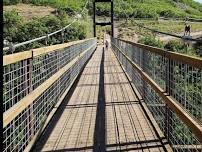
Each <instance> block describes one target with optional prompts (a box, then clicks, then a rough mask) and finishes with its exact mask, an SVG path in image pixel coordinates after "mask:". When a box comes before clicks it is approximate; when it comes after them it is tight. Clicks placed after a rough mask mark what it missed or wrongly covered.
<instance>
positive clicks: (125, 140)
mask: <svg viewBox="0 0 202 152" xmlns="http://www.w3.org/2000/svg"><path fill="white" fill-rule="evenodd" d="M33 151H36V152H39V151H44V152H45V151H46V152H51V151H94V152H97V151H98V152H99V151H100V152H104V151H137V152H139V151H144V152H146V151H150V152H151V151H154V152H159V151H164V150H163V148H162V145H161V143H160V141H159V139H158V138H157V136H156V135H155V133H154V130H153V128H152V126H151V125H150V123H149V121H148V120H147V118H146V116H145V114H144V112H143V110H142V108H141V106H140V104H139V102H138V100H137V98H136V96H135V94H134V92H133V90H132V88H131V86H130V84H129V82H128V80H127V78H126V76H125V74H124V72H123V70H122V69H121V66H120V65H119V62H118V61H117V59H116V57H115V55H114V54H113V52H112V51H111V50H105V51H103V49H102V46H98V48H97V50H96V51H95V53H94V55H93V56H92V58H91V59H90V61H89V62H88V63H87V65H86V67H85V68H84V71H83V73H82V75H81V77H80V79H79V81H78V84H77V85H76V88H75V89H74V91H73V93H72V95H71V97H70V98H69V99H67V100H65V101H64V104H63V106H62V107H60V109H59V110H58V112H57V113H56V115H55V117H54V118H53V120H52V121H51V122H50V124H49V126H48V127H47V129H46V131H45V132H44V134H43V135H42V137H41V138H40V140H39V141H38V142H37V143H36V145H35V147H34V149H33Z"/></svg>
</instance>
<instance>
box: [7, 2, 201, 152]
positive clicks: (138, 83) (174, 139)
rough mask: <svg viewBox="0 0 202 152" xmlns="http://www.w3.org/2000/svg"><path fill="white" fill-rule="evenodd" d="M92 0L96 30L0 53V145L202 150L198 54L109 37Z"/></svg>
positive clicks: (25, 148) (31, 148) (56, 148)
mask: <svg viewBox="0 0 202 152" xmlns="http://www.w3.org/2000/svg"><path fill="white" fill-rule="evenodd" d="M87 2H88V1H87ZM96 2H109V3H111V15H112V16H111V21H110V22H99V23H98V22H96V14H95V11H94V29H95V30H94V36H95V37H93V38H90V39H85V40H79V41H73V42H69V43H62V44H57V45H52V46H45V47H42V48H37V49H32V50H28V51H23V52H19V53H13V54H9V55H5V56H3V152H14V151H16V152H17V151H33V152H39V151H44V152H51V151H55V152H57V151H94V152H104V151H110V152H111V151H149V152H163V151H168V152H171V151H176V152H201V151H202V59H201V58H197V57H192V56H188V55H184V54H179V53H175V52H169V51H166V50H163V49H160V48H156V47H152V46H148V45H143V44H140V43H134V42H130V41H126V40H123V39H119V38H115V37H113V1H111V0H99V1H98V0H97V1H94V3H93V6H94V10H95V7H96ZM86 5H87V3H86V4H85V6H86ZM73 22H75V20H74V21H73ZM72 24H73V23H71V24H70V25H67V26H66V27H64V28H63V29H61V30H58V31H56V32H54V33H50V34H48V35H46V36H43V37H39V38H36V39H33V40H30V41H27V42H23V43H20V44H16V45H12V46H10V47H9V48H4V50H8V49H10V50H14V49H15V48H17V47H20V46H23V45H27V44H30V43H32V42H35V41H40V40H43V39H45V40H47V39H48V38H49V37H50V36H54V35H55V34H58V33H61V36H63V35H64V32H65V29H66V28H68V27H69V26H71V25H72ZM97 25H111V33H110V34H111V35H108V34H106V33H105V35H104V42H105V41H106V40H107V41H108V42H109V47H108V48H106V47H105V45H104V44H105V43H102V44H99V43H97V39H96V26H97Z"/></svg>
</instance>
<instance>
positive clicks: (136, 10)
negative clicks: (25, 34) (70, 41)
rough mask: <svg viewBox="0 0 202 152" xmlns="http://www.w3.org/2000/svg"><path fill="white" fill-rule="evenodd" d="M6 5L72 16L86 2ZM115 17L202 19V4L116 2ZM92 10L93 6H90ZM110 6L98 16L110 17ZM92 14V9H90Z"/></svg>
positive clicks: (7, 1) (10, 0)
mask: <svg viewBox="0 0 202 152" xmlns="http://www.w3.org/2000/svg"><path fill="white" fill-rule="evenodd" d="M3 2H4V5H11V4H17V3H22V2H23V3H32V4H34V5H46V6H47V5H49V6H52V7H55V8H60V9H61V8H62V9H63V10H66V12H69V13H70V14H71V13H73V14H74V12H78V11H80V10H81V8H82V6H83V5H84V3H85V0H77V1H72V0H3ZM114 5H115V8H114V11H115V15H116V16H117V17H118V18H121V17H136V18H157V17H159V16H164V17H181V18H184V17H192V18H202V4H200V3H198V2H195V1H193V0H115V4H114ZM89 8H92V5H91V6H90V5H89ZM109 10H110V6H109V5H107V4H98V5H97V11H96V12H97V14H98V15H105V16H109ZM90 12H91V13H92V9H90Z"/></svg>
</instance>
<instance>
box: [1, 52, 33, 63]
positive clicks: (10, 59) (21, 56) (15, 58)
mask: <svg viewBox="0 0 202 152" xmlns="http://www.w3.org/2000/svg"><path fill="white" fill-rule="evenodd" d="M31 57H32V51H31V50H30V51H24V52H19V53H15V54H10V55H5V56H3V66H6V65H9V64H12V63H16V62H19V61H22V60H26V59H28V58H31Z"/></svg>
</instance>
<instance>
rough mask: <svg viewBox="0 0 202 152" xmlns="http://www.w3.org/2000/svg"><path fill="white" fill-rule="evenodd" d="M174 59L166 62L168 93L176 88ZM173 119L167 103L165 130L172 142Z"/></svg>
mask: <svg viewBox="0 0 202 152" xmlns="http://www.w3.org/2000/svg"><path fill="white" fill-rule="evenodd" d="M172 62H173V61H172V60H171V59H169V60H168V61H167V63H166V69H165V70H166V90H165V91H166V92H167V93H168V95H171V94H172V89H174V85H173V83H174V82H173V80H174V79H173V67H172ZM171 88H172V89H171ZM172 119H173V114H172V112H171V110H170V109H169V107H168V105H167V104H166V105H165V132H166V136H167V140H168V142H169V143H170V137H171V135H172V128H171V126H172Z"/></svg>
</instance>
